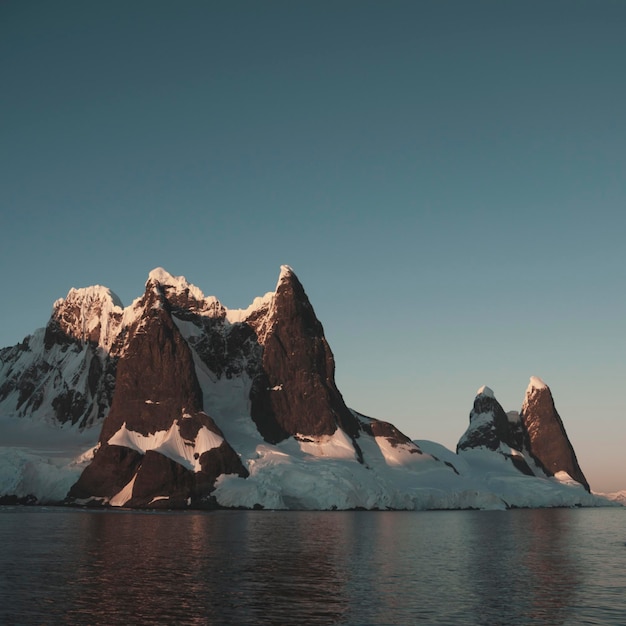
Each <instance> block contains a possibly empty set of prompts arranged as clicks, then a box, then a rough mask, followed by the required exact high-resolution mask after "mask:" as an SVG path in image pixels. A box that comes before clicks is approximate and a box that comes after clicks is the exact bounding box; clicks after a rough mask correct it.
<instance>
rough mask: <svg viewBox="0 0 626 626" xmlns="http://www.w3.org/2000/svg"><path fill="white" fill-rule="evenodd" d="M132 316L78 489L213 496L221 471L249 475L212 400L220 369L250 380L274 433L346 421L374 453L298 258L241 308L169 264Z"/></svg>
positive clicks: (109, 498)
mask: <svg viewBox="0 0 626 626" xmlns="http://www.w3.org/2000/svg"><path fill="white" fill-rule="evenodd" d="M125 320H126V321H127V323H126V325H124V326H123V330H122V331H121V332H120V337H121V338H122V339H123V341H122V342H121V343H122V347H121V348H120V349H119V350H118V354H119V356H118V362H117V377H116V383H115V394H114V396H113V401H112V405H111V410H110V412H109V413H108V415H107V417H106V419H105V421H104V424H103V427H102V431H101V435H100V444H99V446H100V447H99V449H98V451H97V452H96V454H95V455H94V459H93V461H92V463H91V465H90V466H89V467H87V469H86V470H85V471H84V472H83V474H82V475H81V477H80V479H79V481H78V482H77V483H76V484H75V485H74V487H72V489H71V491H70V493H69V499H70V501H73V502H85V501H99V502H103V503H111V504H120V503H121V504H123V505H124V506H131V507H141V506H168V507H172V506H174V507H178V506H184V505H185V504H192V505H193V504H201V503H206V502H207V501H208V498H209V496H210V493H211V492H212V490H213V489H214V487H215V482H216V479H217V478H218V476H220V475H222V474H236V475H238V476H244V477H245V476H246V475H247V473H248V470H247V469H246V468H245V467H244V465H243V464H242V462H241V460H240V458H239V456H238V455H237V453H236V452H235V451H234V449H233V448H232V447H231V445H230V444H229V443H228V442H227V441H226V439H225V437H224V435H223V433H222V431H221V430H220V429H219V427H218V426H217V424H216V423H215V421H214V420H213V419H212V418H211V417H210V416H209V415H208V414H207V413H206V412H205V407H204V400H205V395H207V394H208V395H207V400H208V402H209V403H214V402H215V398H214V396H213V392H212V391H211V390H210V388H211V385H214V384H216V383H217V384H218V385H219V384H220V381H221V382H222V383H224V384H228V383H229V382H230V381H235V382H237V381H240V382H241V385H240V386H241V387H243V386H245V385H244V382H245V381H250V382H249V393H248V397H247V399H245V400H247V403H248V410H249V415H250V417H251V419H252V420H253V423H254V424H255V425H256V428H257V429H258V432H259V433H260V434H261V435H262V437H263V438H264V439H265V440H266V441H267V442H269V443H278V442H280V441H282V440H284V439H286V438H289V437H295V438H296V439H298V438H300V439H304V440H306V439H307V438H309V437H323V436H332V435H333V434H334V433H335V432H336V431H337V429H338V428H341V429H342V430H343V431H344V432H345V433H346V434H347V436H348V437H350V439H351V441H352V445H353V447H354V455H355V458H356V459H357V460H362V453H361V450H360V448H359V446H358V443H357V438H358V436H359V434H360V426H359V422H358V421H357V419H356V418H355V417H354V416H353V414H352V412H351V411H350V410H349V409H348V408H347V407H346V405H345V403H344V401H343V398H342V397H341V394H340V393H339V391H338V389H337V387H336V385H335V380H334V371H335V363H334V359H333V355H332V352H331V351H330V347H329V346H328V343H327V342H326V339H325V337H324V332H323V328H322V325H321V324H320V322H319V321H318V319H317V317H316V316H315V313H314V311H313V307H312V306H311V304H310V302H309V300H308V298H307V296H306V293H305V292H304V289H303V287H302V285H301V284H300V282H299V280H298V278H297V277H296V276H295V274H294V273H293V271H292V270H291V269H290V268H288V267H286V266H283V268H282V269H281V274H280V278H279V281H278V285H277V288H276V291H275V292H274V293H273V294H267V295H266V296H265V297H264V298H261V299H258V301H257V302H256V305H254V306H252V307H251V308H250V309H248V310H246V311H238V312H233V313H232V314H230V316H229V312H228V311H227V310H226V309H225V307H223V306H222V305H221V304H220V303H219V301H217V300H216V299H215V298H205V297H204V295H203V294H202V293H201V292H200V291H199V290H198V289H197V288H196V287H194V286H193V285H189V283H187V281H186V280H185V279H184V278H182V277H174V276H171V275H170V274H168V273H167V272H165V270H162V269H157V270H154V271H153V272H151V273H150V276H149V279H148V282H147V283H146V291H145V293H144V296H143V297H142V298H141V299H140V300H138V301H137V302H136V303H135V304H134V305H133V311H132V313H126V314H125ZM198 371H201V372H202V375H203V376H204V377H205V379H207V380H208V382H207V383H205V386H207V388H209V390H208V391H207V390H205V391H204V392H203V389H202V387H201V385H200V383H199V380H198V374H197V372H198ZM218 404H219V403H218ZM207 433H208V434H207ZM207 441H209V443H207Z"/></svg>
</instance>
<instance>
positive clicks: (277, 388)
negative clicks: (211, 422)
mask: <svg viewBox="0 0 626 626" xmlns="http://www.w3.org/2000/svg"><path fill="white" fill-rule="evenodd" d="M268 316H269V321H266V322H265V324H264V327H265V328H266V331H265V336H264V337H263V339H262V341H263V358H262V362H261V368H260V371H259V372H258V373H257V375H256V377H255V380H254V383H253V387H252V393H251V396H250V399H251V402H252V406H251V411H252V413H251V415H252V419H254V421H255V423H256V425H257V427H258V429H259V431H260V432H261V434H262V435H263V436H264V437H265V439H266V440H268V441H272V442H278V441H281V440H282V439H285V438H286V437H288V436H290V435H298V434H302V435H310V436H321V435H332V434H333V433H334V432H335V431H336V430H337V427H341V428H342V429H343V430H344V431H345V432H346V433H348V435H350V436H351V437H353V438H354V437H356V436H357V435H358V431H359V425H358V422H357V420H356V419H355V418H354V416H353V415H352V413H351V412H350V410H349V409H348V407H347V406H346V405H345V403H344V401H343V398H342V396H341V394H340V393H339V390H338V389H337V386H336V385H335V360H334V358H333V354H332V352H331V350H330V347H329V346H328V343H327V342H326V338H325V337H324V330H323V328H322V325H321V324H320V322H319V320H318V319H317V317H316V316H315V312H314V311H313V307H312V306H311V304H310V302H309V299H308V298H307V296H306V293H305V292H304V289H303V287H302V285H301V284H300V281H299V280H298V278H297V277H296V275H295V274H294V273H293V271H292V270H291V269H290V268H288V267H286V266H283V268H282V272H281V276H280V279H279V282H278V286H277V288H276V295H275V297H274V301H273V303H272V307H271V310H270V311H269V313H268Z"/></svg>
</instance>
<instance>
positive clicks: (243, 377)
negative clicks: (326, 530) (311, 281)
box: [0, 265, 594, 508]
mask: <svg viewBox="0 0 626 626" xmlns="http://www.w3.org/2000/svg"><path fill="white" fill-rule="evenodd" d="M37 332H39V335H37V333H35V335H33V336H31V337H29V338H26V340H25V341H24V342H23V343H22V344H18V346H14V347H13V348H5V349H3V350H2V351H0V411H2V412H4V413H11V412H13V414H14V415H17V416H21V417H25V416H33V417H36V418H41V419H45V420H46V421H47V422H48V423H50V422H54V423H57V424H59V425H62V424H71V425H73V427H74V428H79V429H85V428H88V427H95V426H99V425H100V426H101V428H100V434H99V438H98V442H99V443H98V446H97V448H96V449H95V452H94V454H93V458H92V459H91V461H90V463H89V464H88V465H87V466H86V467H81V470H82V471H81V473H80V475H79V476H76V480H75V481H74V483H73V484H72V485H71V488H70V489H69V490H68V491H66V493H67V496H68V497H67V502H68V503H74V504H85V503H91V504H101V505H111V506H127V507H131V508H132V507H138V508H141V507H167V508H184V507H186V506H218V505H219V506H235V507H239V506H243V507H247V508H255V507H256V508H259V507H261V508H353V507H356V508H466V507H472V508H482V507H484V506H487V507H496V508H497V507H504V508H506V507H509V506H527V505H532V503H533V501H534V500H533V499H532V495H531V492H532V491H533V487H532V486H531V485H530V483H522V482H519V479H521V478H523V477H526V478H527V479H532V480H539V481H543V482H542V483H541V485H542V488H545V489H546V490H547V491H546V494H547V495H546V496H545V498H544V499H543V500H542V499H539V500H536V501H537V502H539V505H544V504H545V503H546V502H548V503H550V502H552V504H549V505H554V502H556V503H560V504H563V503H567V502H572V503H574V504H580V503H582V502H587V503H590V502H594V500H593V497H592V496H591V495H590V494H589V486H588V484H587V483H586V480H585V481H584V482H583V481H582V480H581V479H580V476H578V474H576V472H575V471H574V469H575V468H574V465H572V463H571V462H570V460H571V459H570V457H568V459H570V460H567V459H566V460H564V459H565V456H567V455H565V456H563V455H564V453H563V450H565V451H567V452H568V454H570V452H569V450H570V449H571V454H573V448H571V444H570V443H569V440H568V439H567V435H566V433H565V429H564V427H563V425H562V421H560V417H558V414H557V417H558V420H559V422H560V428H561V431H560V432H559V437H560V438H561V439H563V441H562V442H561V444H562V445H561V444H559V445H560V447H559V452H558V453H555V454H553V455H552V457H550V460H549V461H546V459H547V458H548V457H546V456H545V454H546V453H545V450H543V451H542V448H541V445H540V443H538V442H534V443H533V445H531V438H530V437H529V436H528V433H527V431H526V429H525V426H524V413H523V411H522V413H521V414H520V416H521V417H520V419H519V420H510V419H509V417H507V414H506V413H504V410H503V409H502V407H501V406H500V405H499V403H497V401H496V400H495V396H494V394H493V392H492V391H491V390H490V389H489V388H487V387H482V388H481V389H480V390H479V392H478V394H477V397H476V399H475V402H474V408H473V410H472V412H471V413H470V426H469V427H468V430H467V431H466V433H465V435H463V436H462V437H461V439H460V441H459V445H458V446H457V455H454V456H450V454H453V453H450V454H448V453H444V454H443V456H444V457H445V458H439V456H438V455H437V454H436V453H432V454H430V453H428V451H427V450H424V449H422V447H421V446H420V445H419V444H416V443H415V442H413V441H411V440H410V439H409V438H408V437H406V435H404V434H403V433H402V432H401V431H399V430H398V429H397V428H396V427H395V426H394V425H393V424H391V423H388V422H383V421H380V420H376V419H375V418H367V417H365V416H364V415H362V414H359V413H357V412H355V411H352V410H350V409H349V408H348V406H347V405H346V404H345V402H344V400H343V397H342V395H341V393H340V391H339V389H338V388H337V385H336V383H335V362H334V356H333V353H332V351H331V349H330V346H329V345H328V342H327V341H326V338H325V335H324V330H323V326H322V324H321V322H320V321H319V320H318V319H317V317H316V315H315V311H314V309H313V307H312V305H311V303H310V301H309V299H308V296H307V295H306V292H305V290H304V287H303V286H302V284H301V283H300V281H299V279H298V278H297V276H296V274H295V272H294V271H293V270H292V269H291V268H290V267H289V266H286V265H284V266H281V269H280V275H279V278H278V281H277V284H276V288H275V290H274V292H268V293H266V294H265V296H262V297H260V298H256V299H255V300H254V301H253V303H252V304H251V305H250V306H249V307H248V308H247V309H237V310H232V311H231V310H228V309H227V308H226V307H224V306H223V305H222V304H221V303H220V302H219V300H218V299H217V298H215V297H213V296H208V297H206V296H204V294H203V293H202V291H201V290H200V289H198V288H197V287H195V286H194V285H191V284H190V283H188V282H187V280H186V279H185V278H184V277H182V276H173V275H171V274H169V273H168V272H167V271H166V270H164V269H163V268H155V269H154V270H152V271H151V272H150V274H149V276H148V279H147V281H146V284H145V291H144V294H143V296H141V297H139V298H137V299H135V300H134V301H133V303H132V304H131V305H129V306H127V307H125V308H122V307H121V302H120V301H119V299H118V298H116V296H115V295H114V293H113V292H111V291H110V290H109V289H107V288H104V287H99V286H96V287H92V288H84V289H78V290H76V289H73V290H70V292H69V293H68V296H67V298H65V299H60V300H58V301H57V302H56V303H55V305H54V308H53V314H52V316H51V319H50V321H49V323H48V325H47V326H46V328H45V329H43V330H42V331H37ZM35 336H37V340H35V339H34V337H35ZM46 338H47V339H46ZM28 355H30V356H31V357H32V358H31V359H30V361H29V359H28V358H27V356H28ZM533 380H535V381H536V380H539V379H531V382H532V381H533ZM546 389H547V386H546ZM548 393H549V390H548ZM550 398H551V396H550ZM35 400H36V401H37V402H38V404H37V406H34V405H35V404H36V402H35ZM524 406H525V407H526V405H524ZM552 406H553V403H552ZM555 411H556V410H555V409H554V412H555ZM526 412H527V413H528V408H527V411H526ZM539 413H540V414H539V415H535V414H533V415H531V416H529V417H528V418H527V419H529V420H531V419H532V420H533V421H532V423H533V424H535V426H536V425H537V424H543V423H544V422H546V420H548V423H558V422H557V421H556V418H555V417H554V415H552V413H549V414H546V413H545V411H543V413H542V412H541V411H540V412H539ZM546 415H548V417H546ZM479 423H480V427H479ZM529 423H530V422H529ZM535 430H537V428H535ZM426 445H427V447H428V444H426ZM533 446H534V447H533ZM568 446H569V448H568ZM531 448H532V450H531ZM532 451H534V452H536V454H534V455H533V454H532V453H531V452H532ZM559 454H560V455H561V456H560V457H559ZM571 454H570V456H571ZM476 459H480V463H484V462H488V463H491V464H494V463H495V464H496V465H495V466H496V467H497V470H498V472H504V474H506V475H507V476H508V478H507V480H508V481H509V482H510V481H513V482H515V485H516V486H515V490H516V491H514V493H513V494H512V495H511V494H509V493H508V492H506V490H504V491H503V490H502V489H501V488H500V487H497V485H492V484H488V483H485V481H484V480H483V479H482V478H480V480H479V479H478V478H476V477H474V475H473V473H472V472H474V470H473V469H472V468H473V467H474V466H475V461H476ZM542 459H543V460H542ZM574 459H575V455H574ZM502 463H504V465H502ZM568 463H569V464H568ZM473 464H474V465H473ZM463 468H465V470H463ZM568 468H569V471H568ZM573 468H574V469H573ZM74 471H75V472H76V471H77V470H76V469H75V470H74ZM464 472H465V473H464ZM570 472H573V473H574V474H576V476H578V483H580V485H581V486H582V487H581V488H580V491H581V492H585V493H586V494H587V495H584V493H579V492H578V491H577V489H578V488H577V487H576V486H575V485H574V487H572V486H571V485H569V486H568V487H566V486H564V484H563V481H559V480H558V479H557V478H556V477H557V475H560V474H562V473H566V474H567V477H568V478H570V479H573V480H574V481H576V480H577V478H576V477H574V476H572V474H571V473H570ZM580 474H581V475H582V472H581V473H580ZM518 475H519V476H518ZM583 480H584V475H583ZM546 481H548V482H546ZM563 489H569V491H565V492H564V491H563ZM572 489H573V491H572ZM552 491H554V492H555V493H554V494H553V493H552ZM550 498H552V499H550ZM590 498H591V499H590ZM542 503H543V504H542Z"/></svg>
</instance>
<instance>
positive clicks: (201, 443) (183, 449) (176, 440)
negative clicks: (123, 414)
mask: <svg viewBox="0 0 626 626" xmlns="http://www.w3.org/2000/svg"><path fill="white" fill-rule="evenodd" d="M223 441H224V439H223V438H222V437H220V436H219V435H216V434H215V433H213V432H211V431H210V430H209V429H208V428H207V427H206V426H202V427H201V428H200V430H199V431H198V434H197V435H196V439H195V442H194V441H188V440H186V439H183V438H182V437H181V434H180V429H179V427H178V424H177V423H176V422H174V423H173V424H172V426H171V428H170V429H169V430H158V431H157V432H155V433H152V434H151V435H142V434H141V433H138V432H136V431H134V430H129V429H128V428H126V422H124V424H122V427H121V428H120V429H119V430H118V431H117V432H116V433H115V434H114V435H113V436H112V437H111V438H110V439H109V441H108V444H109V445H111V446H123V447H125V448H130V449H131V450H135V451H137V452H139V453H140V454H145V453H146V452H148V450H153V451H154V452H158V453H159V454H162V455H163V456H166V457H167V458H168V459H172V461H176V463H179V464H180V465H182V466H183V467H186V468H187V469H190V470H192V471H194V472H199V471H200V470H201V469H202V467H201V465H200V457H201V456H202V454H203V453H204V452H207V451H208V450H213V449H214V448H219V446H221V445H222V442H223Z"/></svg>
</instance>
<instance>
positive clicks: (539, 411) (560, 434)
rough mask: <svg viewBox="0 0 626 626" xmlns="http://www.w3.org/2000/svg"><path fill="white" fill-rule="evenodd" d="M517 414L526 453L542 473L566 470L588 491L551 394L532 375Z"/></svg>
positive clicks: (552, 474)
mask: <svg viewBox="0 0 626 626" xmlns="http://www.w3.org/2000/svg"><path fill="white" fill-rule="evenodd" d="M520 417H521V421H522V423H523V425H524V428H525V430H526V431H527V433H528V437H529V451H530V454H531V455H532V456H533V458H534V459H535V461H536V462H537V464H538V465H539V466H540V467H541V468H542V469H543V470H544V471H545V472H546V474H548V476H554V475H556V474H557V473H558V472H567V474H569V475H570V477H571V478H573V479H574V480H575V481H577V482H579V483H580V484H581V485H583V486H584V487H585V489H586V490H587V491H589V490H590V489H589V483H588V482H587V479H586V478H585V475H584V474H583V472H582V470H581V469H580V466H579V465H578V460H577V459H576V454H575V452H574V448H573V447H572V444H571V443H570V440H569V439H568V437H567V433H566V432H565V427H564V426H563V422H562V420H561V418H560V416H559V414H558V413H557V410H556V407H555V406H554V400H553V398H552V393H551V391H550V389H549V387H548V386H547V385H546V384H545V383H544V382H543V381H542V380H541V379H539V378H537V377H535V376H533V377H532V378H531V379H530V384H529V385H528V389H527V390H526V398H525V400H524V404H523V406H522V410H521V412H520Z"/></svg>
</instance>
